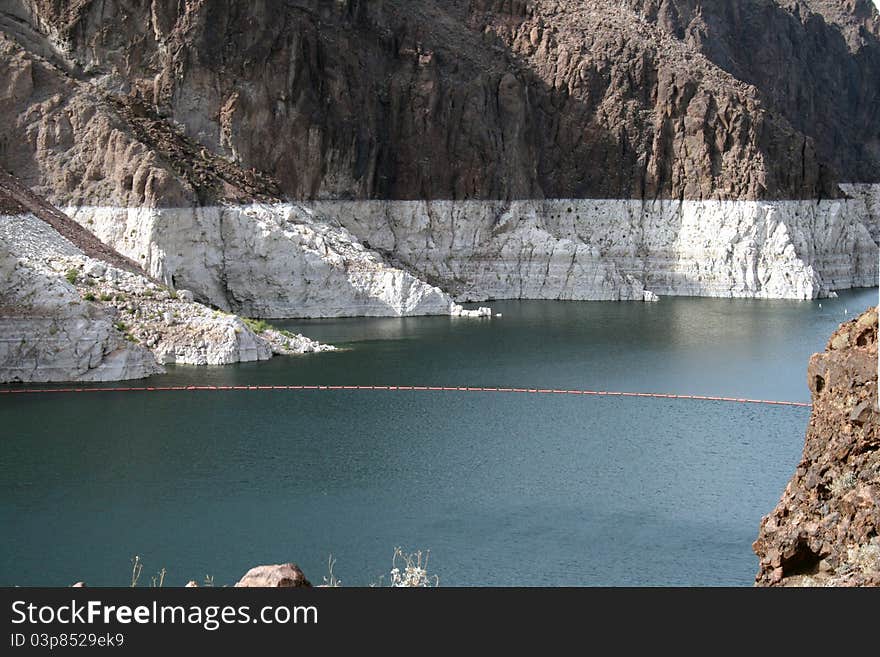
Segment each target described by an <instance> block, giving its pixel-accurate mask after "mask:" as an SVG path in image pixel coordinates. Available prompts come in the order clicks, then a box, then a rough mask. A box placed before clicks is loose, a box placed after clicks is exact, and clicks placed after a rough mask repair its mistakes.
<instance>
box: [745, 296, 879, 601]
mask: <svg viewBox="0 0 880 657" xmlns="http://www.w3.org/2000/svg"><path fill="white" fill-rule="evenodd" d="M877 362H878V361H877V309H876V308H874V309H871V310H869V311H867V312H866V313H864V314H863V315H861V317H859V318H858V319H855V320H853V321H850V322H847V323H845V324H843V325H842V326H841V327H840V328H839V329H838V330H837V331H836V332H835V333H834V335H833V336H831V339H830V340H829V342H828V346H827V348H826V350H825V352H824V353H820V354H815V355H814V356H813V357H812V358H811V359H810V364H809V368H808V372H807V377H808V382H809V385H810V390H811V392H812V397H813V412H812V415H811V416H810V424H809V427H808V428H807V437H806V442H805V444H804V453H803V458H802V459H801V462H800V463H799V464H798V467H797V471H796V472H795V474H794V476H793V477H792V479H791V481H790V482H789V483H788V485H787V486H786V488H785V492H784V493H783V495H782V499H781V500H780V501H779V504H778V505H777V506H776V508H775V509H774V510H773V511H772V512H771V513H770V514H769V515H768V516H766V517H765V518H763V519H762V521H761V527H760V530H759V533H758V539H757V540H756V541H755V543H754V546H753V547H754V550H755V553H756V554H757V555H758V558H759V559H760V570H759V572H758V575H757V577H756V580H757V583H758V585H761V586H798V585H801V586H814V585H845V586H862V585H871V586H880V412H878V406H877V403H878V399H877Z"/></svg>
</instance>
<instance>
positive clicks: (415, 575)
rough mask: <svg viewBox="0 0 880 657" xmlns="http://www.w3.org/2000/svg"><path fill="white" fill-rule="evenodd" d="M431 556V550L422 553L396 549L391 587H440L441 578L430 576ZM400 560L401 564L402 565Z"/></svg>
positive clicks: (392, 562) (392, 566) (393, 558)
mask: <svg viewBox="0 0 880 657" xmlns="http://www.w3.org/2000/svg"><path fill="white" fill-rule="evenodd" d="M430 554H431V551H430V550H428V551H426V552H424V553H422V551H421V550H418V551H416V552H404V551H403V549H402V548H399V547H398V548H394V556H393V557H392V559H391V586H392V587H395V588H423V587H429V586H439V585H440V578H439V577H438V576H437V575H428V557H429V556H430ZM398 560H400V562H401V563H400V565H398ZM401 566H402V567H403V569H402V570H401Z"/></svg>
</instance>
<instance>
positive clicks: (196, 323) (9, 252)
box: [0, 214, 334, 382]
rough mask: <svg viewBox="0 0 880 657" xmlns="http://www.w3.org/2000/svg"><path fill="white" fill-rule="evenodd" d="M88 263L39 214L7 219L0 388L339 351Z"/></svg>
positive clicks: (0, 250) (3, 224)
mask: <svg viewBox="0 0 880 657" xmlns="http://www.w3.org/2000/svg"><path fill="white" fill-rule="evenodd" d="M258 328H259V331H256V332H255V331H254V330H253V328H251V326H249V325H248V323H247V322H245V321H244V320H242V319H241V318H240V317H238V316H235V315H231V314H228V313H225V312H222V311H218V310H213V309H211V308H208V307H207V306H204V305H202V304H200V303H198V302H196V301H194V299H193V294H192V292H189V291H187V290H173V289H170V288H168V287H166V286H163V285H161V284H159V283H157V282H155V281H154V280H151V279H150V278H148V277H146V276H145V275H143V274H137V273H134V272H132V271H127V270H125V269H120V268H118V267H116V266H114V265H111V264H109V263H108V262H105V261H103V260H99V259H97V258H92V257H90V256H87V255H85V254H84V253H83V252H82V251H81V250H80V249H79V248H78V247H76V246H74V245H73V244H72V243H71V242H70V241H68V240H67V239H66V238H64V237H62V236H61V235H60V234H59V233H58V232H57V231H56V230H55V229H54V228H52V227H51V226H49V225H48V224H47V223H45V222H44V221H42V220H40V219H39V218H37V217H36V216H34V215H32V214H21V215H15V216H3V217H0V336H2V339H0V382H15V381H18V382H37V381H112V380H121V379H137V378H143V377H147V376H150V375H153V374H158V373H161V372H164V365H166V364H170V363H183V364H192V365H225V364H229V363H237V362H247V361H254V360H267V359H269V358H271V357H272V355H273V354H285V355H292V354H303V353H312V352H321V351H330V350H333V349H334V347H332V346H331V345H324V344H321V343H318V342H315V341H313V340H310V339H309V338H306V337H305V336H302V335H294V334H290V333H287V332H281V331H277V330H275V329H272V328H270V327H267V326H259V327H258Z"/></svg>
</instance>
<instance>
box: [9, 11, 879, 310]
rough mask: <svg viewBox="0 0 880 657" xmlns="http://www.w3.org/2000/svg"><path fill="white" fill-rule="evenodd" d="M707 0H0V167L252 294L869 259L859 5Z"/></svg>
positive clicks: (797, 278)
mask: <svg viewBox="0 0 880 657" xmlns="http://www.w3.org/2000/svg"><path fill="white" fill-rule="evenodd" d="M710 5H711V6H708V7H707V6H706V3H696V2H692V1H690V0H663V1H662V2H659V1H657V0H650V1H649V0H644V1H637V0H629V1H628V2H619V1H612V0H598V1H597V2H591V3H583V2H575V1H574V0H447V1H444V2H440V1H439V0H426V1H425V2H408V1H405V0H371V1H369V2H367V1H360V0H342V1H334V2H330V1H329V0H327V1H323V0H291V1H289V2H285V3H282V4H279V3H274V2H267V1H260V2H209V3H205V2H196V1H191V2H189V1H187V2H178V1H177V0H152V1H150V2H147V1H143V2H126V3H104V2H95V1H90V0H83V1H79V2H75V3H60V2H54V1H49V0H0V29H2V32H3V35H2V37H0V55H2V57H0V81H2V82H3V85H2V87H3V90H2V93H0V110H2V111H3V113H4V116H8V117H10V120H9V121H6V122H4V123H3V124H2V125H0V167H3V168H6V169H8V170H10V171H13V172H14V173H15V174H16V175H17V176H18V177H19V178H20V179H21V180H23V181H24V183H25V184H26V185H27V186H28V187H30V188H31V189H32V190H34V191H35V192H37V193H39V194H41V195H42V196H44V197H45V198H46V199H48V200H49V201H51V202H52V203H54V204H55V205H56V206H58V207H60V208H62V209H64V210H65V211H66V212H68V213H69V214H71V215H72V216H74V217H75V218H76V220H77V221H78V222H80V223H81V224H82V225H83V226H85V227H86V228H88V229H89V230H90V231H92V232H94V233H95V234H97V235H98V236H99V237H100V238H101V239H102V240H104V241H105V242H107V243H108V244H110V245H112V246H113V247H114V248H115V249H116V250H118V251H119V252H120V253H122V254H123V255H125V256H127V257H129V258H131V259H132V260H134V261H135V262H137V263H139V264H140V265H142V266H143V267H144V269H145V270H146V271H148V272H149V273H150V274H151V275H152V276H154V277H156V278H157V279H160V280H161V281H162V282H164V283H165V284H168V285H179V286H182V287H186V288H189V289H193V290H194V291H195V292H196V293H197V295H198V297H199V298H200V299H201V300H203V301H206V302H209V303H211V304H213V305H215V306H217V307H219V308H223V309H226V310H231V311H235V312H242V313H246V314H259V315H262V316H267V317H278V316H294V315H304V316H315V315H358V314H426V313H449V312H454V309H455V304H454V303H453V299H454V300H458V301H462V300H483V299H492V298H508V297H514V298H550V299H642V298H645V296H646V294H645V292H646V291H648V292H657V293H660V294H696V295H710V296H751V297H788V298H813V297H817V296H822V295H826V294H829V293H830V292H831V291H833V290H834V289H840V288H846V287H851V286H862V285H873V284H875V283H876V281H877V276H878V265H877V262H878V258H877V241H876V240H877V238H878V233H880V228H878V217H877V214H876V212H877V200H876V199H878V198H880V192H878V190H880V187H878V186H877V185H875V183H878V182H880V115H878V112H880V102H878V101H880V96H878V94H880V83H878V80H880V45H878V18H877V13H876V10H874V9H873V8H872V7H871V6H870V3H867V2H865V1H864V0H854V1H853V2H849V3H839V2H831V1H830V0H828V1H824V2H823V1H820V0H810V1H809V2H806V1H798V2H791V3H781V2H772V1H770V0H742V1H740V2H736V3H721V4H718V5H717V6H716V5H715V4H712V3H710ZM841 183H846V186H845V189H846V190H848V191H847V192H844V191H842V189H841V187H840V184H841ZM285 272H287V274H285ZM352 272H355V274H352ZM322 291H323V292H325V293H322ZM448 295H451V298H450V296H448ZM648 296H650V295H648Z"/></svg>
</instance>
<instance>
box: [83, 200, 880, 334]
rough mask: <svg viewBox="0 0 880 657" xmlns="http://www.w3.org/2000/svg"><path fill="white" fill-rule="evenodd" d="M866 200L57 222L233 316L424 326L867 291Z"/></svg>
mask: <svg viewBox="0 0 880 657" xmlns="http://www.w3.org/2000/svg"><path fill="white" fill-rule="evenodd" d="M878 189H880V187H878V186H862V187H861V188H860V190H861V192H862V194H861V195H860V196H858V197H857V198H856V197H854V198H849V199H831V200H827V201H821V202H818V203H816V202H811V201H765V202H758V201H683V202H680V201H654V202H639V201H609V200H595V199H563V200H544V201H512V202H501V201H460V202H453V201H431V202H429V201H348V202H345V201H323V202H321V201H313V202H302V203H297V204H253V205H248V206H231V205H228V206H213V207H201V208H176V209H175V208H154V209H148V208H143V209H130V210H126V209H114V208H92V207H80V208H75V207H72V208H67V213H68V214H69V215H70V216H71V217H73V218H74V219H76V220H77V221H78V222H80V223H81V224H82V225H84V226H86V227H88V228H89V229H90V230H92V231H93V232H94V233H95V234H96V235H98V236H99V237H100V238H101V239H102V240H104V241H105V242H106V243H108V244H111V245H113V246H114V247H115V248H116V249H117V250H118V251H119V252H121V253H123V254H125V255H127V256H129V257H130V258H132V259H133V260H136V261H138V262H140V263H142V264H143V266H144V268H145V269H146V270H147V271H148V272H149V273H150V274H151V275H152V276H155V277H156V278H158V279H160V280H163V281H164V282H165V283H166V284H168V285H173V286H180V287H185V288H187V289H191V290H193V291H194V292H195V293H196V295H197V297H198V298H199V299H201V300H203V301H206V302H208V303H210V304H212V305H214V306H216V307H219V308H223V309H226V310H230V311H233V312H237V313H241V314H244V315H248V316H259V317H270V318H271V317H320V316H345V315H427V314H450V313H452V314H454V313H455V312H456V307H457V306H456V303H455V301H458V302H464V301H482V300H486V299H509V298H514V299H520V298H525V299H563V300H643V299H644V298H645V297H646V293H651V294H659V295H694V296H714V297H755V298H792V299H812V298H816V297H822V296H827V295H828V294H830V293H831V292H832V291H833V290H837V289H844V288H850V287H866V286H873V285H876V284H877V280H878V257H877V256H878V250H877V244H876V242H875V241H874V239H873V238H872V235H871V229H872V227H873V226H874V223H873V220H874V217H873V216H872V214H871V212H870V211H869V210H868V209H867V208H868V204H867V202H866V200H865V199H866V198H873V197H872V196H871V193H874V194H876V191H877V190H878ZM869 192H870V193H869ZM854 193H855V192H853V194H854ZM388 263H390V264H388ZM444 290H445V292H444ZM447 292H448V293H449V294H447ZM450 295H451V296H450ZM453 299H454V300H453Z"/></svg>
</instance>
